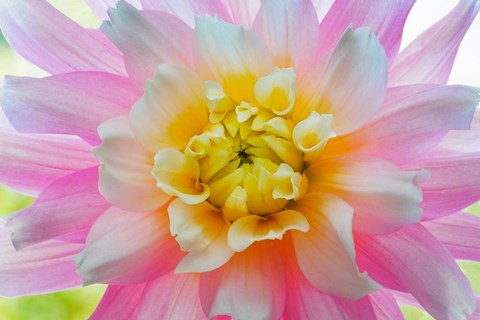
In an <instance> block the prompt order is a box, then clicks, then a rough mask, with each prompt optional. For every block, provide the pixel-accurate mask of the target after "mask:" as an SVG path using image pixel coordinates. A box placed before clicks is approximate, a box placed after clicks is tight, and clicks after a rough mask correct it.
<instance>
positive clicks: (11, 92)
mask: <svg viewBox="0 0 480 320" xmlns="http://www.w3.org/2000/svg"><path fill="white" fill-rule="evenodd" d="M59 92H61V94H59ZM137 99H138V94H137V92H136V91H134V89H133V88H132V87H131V85H130V83H129V82H128V79H126V78H123V77H120V76H115V75H112V74H108V73H99V72H75V73H69V74H61V75H56V76H52V77H48V78H44V79H36V78H26V77H8V78H6V79H5V84H4V86H3V88H2V91H1V92H0V103H2V106H3V109H4V111H5V113H6V115H7V117H8V118H9V120H10V121H11V122H12V124H13V126H14V127H15V128H16V129H17V130H19V131H22V132H33V133H60V134H74V135H78V136H80V137H82V138H83V139H85V140H86V141H87V142H90V143H92V144H96V143H98V142H99V138H98V134H97V127H98V125H99V124H100V123H102V122H103V121H104V120H107V119H110V118H112V117H114V116H117V115H120V114H125V113H127V112H128V110H129V109H130V107H131V106H132V105H133V103H134V102H135V101H136V100H137Z"/></svg>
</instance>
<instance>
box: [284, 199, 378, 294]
mask: <svg viewBox="0 0 480 320" xmlns="http://www.w3.org/2000/svg"><path fill="white" fill-rule="evenodd" d="M294 208H295V210H298V211H299V212H301V213H303V214H304V215H305V217H306V218H307V220H308V222H309V223H310V230H309V231H308V232H306V233H301V232H292V238H293V243H294V245H295V252H296V256H297V259H298V264H299V266H300V269H301V270H302V272H303V274H304V275H305V277H306V278H307V279H308V280H309V281H310V282H311V283H312V284H313V285H314V286H315V287H316V288H317V289H318V290H320V291H322V292H325V293H327V294H333V295H336V296H340V297H343V298H347V299H359V298H361V297H363V296H365V295H366V294H368V293H370V292H373V291H375V290H376V289H378V284H376V283H375V281H373V280H372V279H370V278H369V277H368V275H367V274H366V273H360V272H359V270H358V267H357V263H356V262H355V248H354V243H353V236H352V218H353V209H352V208H351V207H350V206H349V205H348V204H347V203H346V202H345V201H343V200H342V199H340V198H338V197H336V196H333V195H329V194H322V193H309V194H307V195H306V196H305V197H303V198H302V199H301V200H300V201H297V202H296V203H295V207H294Z"/></svg>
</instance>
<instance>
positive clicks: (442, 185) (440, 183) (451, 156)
mask: <svg viewBox="0 0 480 320" xmlns="http://www.w3.org/2000/svg"><path fill="white" fill-rule="evenodd" d="M408 167H409V169H421V168H425V169H427V170H428V171H429V172H430V177H429V178H428V179H427V180H426V181H423V182H421V183H420V186H421V187H422V191H423V201H422V203H421V207H422V208H423V214H422V219H423V220H431V219H435V218H439V217H443V216H445V215H448V214H451V213H455V212H457V211H459V210H462V209H464V208H466V207H468V206H469V205H471V204H473V203H475V202H476V201H478V200H480V152H472V153H460V152H452V151H449V150H440V149H439V150H435V151H432V152H431V153H429V154H427V155H425V156H424V157H423V158H421V159H418V160H417V161H415V162H414V163H411V164H409V165H408Z"/></svg>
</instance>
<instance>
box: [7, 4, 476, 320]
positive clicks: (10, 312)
mask: <svg viewBox="0 0 480 320" xmlns="http://www.w3.org/2000/svg"><path fill="white" fill-rule="evenodd" d="M0 1H1V0H0ZM49 2H50V3H52V4H53V5H54V6H55V7H57V8H58V9H59V10H61V11H62V12H63V13H64V14H66V15H67V16H69V17H70V18H72V19H73V20H75V21H77V22H78V23H80V24H82V25H84V26H86V27H90V28H96V27H98V26H99V25H100V21H98V20H97V19H96V18H95V17H94V15H93V14H92V13H91V11H90V10H89V9H88V7H87V6H86V5H85V4H84V1H83V0H49ZM456 3H457V0H418V1H417V4H416V6H415V7H414V9H413V10H412V12H411V14H410V17H409V19H408V20H407V26H406V28H405V35H404V41H403V43H402V47H404V46H405V44H407V43H409V42H410V41H411V40H413V39H414V38H415V36H416V35H418V34H419V33H421V32H422V31H423V30H425V29H426V28H428V26H430V25H431V24H432V23H434V22H435V21H437V20H438V19H440V18H441V17H442V16H443V15H445V14H446V13H447V12H448V11H449V10H451V8H452V7H453V6H454V5H455V4H456ZM0 31H1V30H0ZM5 75H22V76H35V77H41V76H45V75H46V73H45V72H44V71H42V70H40V69H38V68H37V67H35V66H33V65H32V64H30V63H28V62H27V61H25V60H24V59H22V58H21V57H19V56H18V55H16V54H15V53H14V52H13V51H12V50H11V49H10V48H9V46H8V43H7V42H6V41H5V39H4V38H3V36H2V35H1V33H0V79H1V78H3V77H4V76H5ZM450 83H455V84H461V83H462V84H469V85H474V86H478V87H480V19H477V20H476V21H475V23H474V25H473V26H472V27H471V29H470V32H469V33H468V34H467V36H466V37H465V40H464V43H463V44H462V47H461V48H460V51H459V54H458V56H457V61H456V64H455V66H454V70H453V72H452V76H451V78H450ZM32 202H33V199H32V198H30V197H27V196H24V195H20V194H18V193H16V192H14V191H13V190H10V189H8V188H7V187H5V186H1V185H0V217H1V216H4V215H7V214H9V213H12V212H14V211H17V210H19V209H21V208H24V207H26V206H28V205H30V204H31V203H32ZM467 210H468V211H469V212H470V213H472V214H477V215H480V205H479V204H477V205H475V206H472V207H471V208H468V209H467ZM0 258H1V257H0ZM459 263H460V265H461V267H462V269H463V270H464V272H465V273H466V274H467V276H468V277H469V279H470V280H471V281H472V284H473V286H474V289H475V290H476V291H477V292H480V279H479V275H480V263H474V262H466V261H460V262H459ZM104 290H105V287H104V286H101V285H94V286H89V287H86V288H78V289H74V290H69V291H65V292H61V293H54V294H47V295H40V296H32V297H22V298H17V299H5V298H0V320H30V319H34V320H57V319H58V320H81V319H87V318H88V316H89V315H90V314H91V313H92V311H93V310H94V309H95V306H96V305H97V303H98V301H99V300H100V298H101V296H102V294H103V292H104ZM402 311H403V312H404V314H405V317H406V319H414V320H426V319H432V318H431V317H429V316H428V315H426V314H425V313H423V312H421V311H419V310H416V309H414V308H402Z"/></svg>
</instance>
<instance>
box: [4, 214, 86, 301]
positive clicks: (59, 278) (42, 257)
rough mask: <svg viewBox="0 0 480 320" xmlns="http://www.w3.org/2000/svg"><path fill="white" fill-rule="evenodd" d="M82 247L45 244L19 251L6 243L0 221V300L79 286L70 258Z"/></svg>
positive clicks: (67, 244) (66, 244) (7, 237)
mask: <svg viewBox="0 0 480 320" xmlns="http://www.w3.org/2000/svg"><path fill="white" fill-rule="evenodd" d="M82 248H83V245H81V244H71V243H65V242H62V241H56V240H51V241H46V242H44V243H41V244H38V245H35V246H32V247H30V248H27V249H25V250H22V251H16V250H15V249H14V247H13V245H12V243H11V242H10V237H9V235H8V232H7V231H6V230H5V229H4V221H3V220H0V256H1V257H2V259H1V260H0V296H6V297H17V296H22V295H27V294H41V293H48V292H54V291H60V290H65V289H68V288H72V287H76V286H79V285H80V284H81V282H82V281H81V278H80V277H79V276H78V275H77V274H76V273H75V265H74V263H73V256H74V255H75V254H77V253H78V252H79V251H80V250H82Z"/></svg>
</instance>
